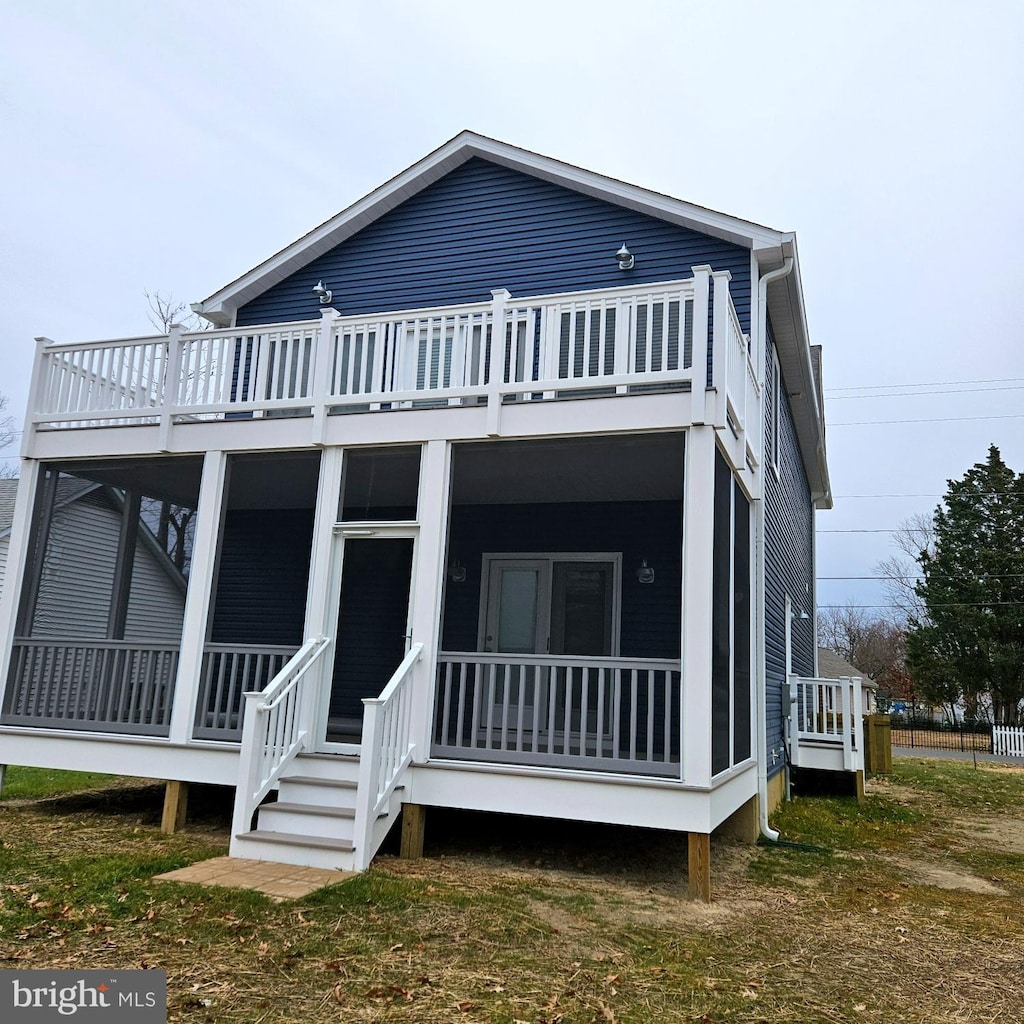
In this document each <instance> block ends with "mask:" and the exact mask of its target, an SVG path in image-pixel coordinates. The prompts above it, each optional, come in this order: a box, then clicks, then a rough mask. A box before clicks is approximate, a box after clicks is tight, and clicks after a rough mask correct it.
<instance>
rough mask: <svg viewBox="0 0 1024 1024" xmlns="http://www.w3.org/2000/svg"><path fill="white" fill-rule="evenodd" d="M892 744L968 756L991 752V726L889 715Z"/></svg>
mask: <svg viewBox="0 0 1024 1024" xmlns="http://www.w3.org/2000/svg"><path fill="white" fill-rule="evenodd" d="M891 722H892V745H893V746H894V747H912V748H914V749H921V750H952V751H960V752H961V753H965V754H969V753H971V752H972V751H973V752H976V753H979V754H990V753H991V752H992V726H991V725H988V724H987V723H984V722H959V723H957V724H956V725H950V723H949V722H935V721H932V720H931V719H921V718H914V717H912V716H910V715H892V716H891Z"/></svg>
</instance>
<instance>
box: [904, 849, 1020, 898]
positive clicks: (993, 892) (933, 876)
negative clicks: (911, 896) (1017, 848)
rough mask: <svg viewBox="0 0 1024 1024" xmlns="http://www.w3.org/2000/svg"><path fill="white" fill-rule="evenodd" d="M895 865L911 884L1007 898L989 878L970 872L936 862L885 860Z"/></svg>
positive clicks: (1003, 891)
mask: <svg viewBox="0 0 1024 1024" xmlns="http://www.w3.org/2000/svg"><path fill="white" fill-rule="evenodd" d="M885 859H886V860H888V861H889V862H890V863H892V864H895V865H896V866H897V867H898V868H899V869H900V871H901V872H902V873H903V876H904V880H905V881H907V882H910V883H911V884H914V883H917V884H918V885H934V886H935V887H936V888H939V889H963V890H965V891H966V892H980V893H984V894H985V895H987V896H1005V895H1007V893H1006V890H1005V889H1000V888H999V886H997V885H994V884H993V883H992V882H990V881H989V880H988V879H987V878H979V877H978V876H977V875H972V874H971V873H970V872H969V871H961V870H957V869H955V868H947V867H941V866H940V865H938V864H935V863H934V862H930V861H925V860H919V859H914V860H911V859H910V858H902V857H887V858H885Z"/></svg>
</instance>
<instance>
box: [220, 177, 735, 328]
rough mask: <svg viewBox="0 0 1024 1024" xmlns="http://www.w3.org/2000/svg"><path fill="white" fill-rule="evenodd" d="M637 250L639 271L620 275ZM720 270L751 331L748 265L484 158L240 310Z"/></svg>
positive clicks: (613, 283)
mask: <svg viewBox="0 0 1024 1024" xmlns="http://www.w3.org/2000/svg"><path fill="white" fill-rule="evenodd" d="M623 242H626V243H628V245H629V248H630V250H631V251H632V253H633V254H634V256H635V257H636V266H635V268H634V269H633V270H631V271H629V272H628V273H624V272H623V271H620V270H619V269H618V265H617V263H616V261H615V258H614V256H615V252H616V251H617V250H618V248H619V246H621V245H622V243H623ZM701 264H710V265H711V266H712V267H714V269H715V270H729V271H731V272H732V275H733V276H732V282H731V290H732V295H733V302H734V303H735V305H736V310H737V313H738V314H739V318H740V322H741V324H742V325H743V329H744V330H745V331H746V330H749V320H750V254H749V252H748V251H747V250H746V249H744V248H742V247H740V246H737V245H732V244H731V243H728V242H723V241H721V240H719V239H716V238H711V237H710V236H708V235H703V234H700V233H698V232H696V231H690V230H688V229H686V228H681V227H676V226H675V225H672V224H669V223H667V222H665V221H662V220H658V219H656V218H654V217H649V216H647V215H645V214H641V213H637V212H635V211H632V210H627V209H624V208H623V207H619V206H615V205H613V204H611V203H607V202H603V201H601V200H598V199H594V198H592V197H590V196H585V195H582V194H580V193H578V192H573V191H571V190H570V189H567V188H563V187H561V186H559V185H554V184H551V183H550V182H546V181H542V180H540V179H539V178H533V177H531V176H529V175H527V174H523V173H520V172H518V171H512V170H509V169H508V168H505V167H501V166H499V165H497V164H493V163H490V162H489V161H486V160H482V159H480V158H478V157H477V158H473V159H471V160H469V161H467V162H466V163H465V164H463V165H462V166H460V167H458V168H457V169H456V170H454V171H452V172H451V173H450V174H448V175H446V176H445V177H444V178H442V179H440V180H439V181H437V182H434V183H433V184H432V185H429V186H428V187H427V188H425V189H423V191H421V192H419V193H418V194H417V195H415V196H413V197H412V198H410V199H408V200H407V201H406V202H405V203H403V204H402V205H401V206H398V207H396V208H395V209H394V210H391V211H390V212H388V213H387V214H385V215H384V216H383V217H381V218H380V219H379V220H377V221H375V222H374V223H373V224H371V225H369V226H368V227H366V228H364V229H363V230H362V231H360V232H358V233H357V234H355V235H353V236H352V237H351V238H349V239H348V240H347V241H345V242H344V243H343V244H341V245H339V246H337V247H336V248H334V249H332V250H330V251H328V252H326V253H324V254H323V255H321V256H318V257H317V258H315V259H314V260H312V261H311V262H310V263H309V264H307V265H306V266H305V267H304V268H303V269H302V270H300V271H298V272H296V273H294V274H292V275H291V276H290V277H288V278H286V279H285V280H283V281H280V282H279V283H278V284H276V285H274V286H272V287H271V288H269V289H268V290H267V291H265V292H264V293H263V294H262V295H260V296H258V297H257V298H255V299H253V300H252V301H251V302H249V303H248V304H247V305H245V306H243V307H241V308H240V309H239V310H238V315H237V323H238V324H240V325H246V324H255V323H271V322H280V321H285V320H304V319H311V318H316V317H318V316H319V315H320V305H319V303H318V300H317V299H316V297H315V296H314V295H313V293H312V290H311V289H312V288H313V285H315V284H316V283H317V281H319V280H321V279H322V280H323V281H324V283H325V285H326V286H327V287H328V288H331V289H332V290H333V292H334V301H333V303H332V304H333V305H334V306H335V308H337V309H338V310H339V311H340V312H342V313H345V314H349V313H352V314H354V313H372V312H378V311H380V312H383V311H386V310H392V309H409V308H418V307H423V306H438V305H449V304H454V303H462V302H481V301H489V300H490V297H491V290H492V289H495V288H508V289H509V291H510V292H511V293H512V294H513V295H514V296H515V295H519V296H527V295H539V294H546V293H553V292H562V291H578V290H587V289H599V288H611V287H618V286H621V285H624V284H642V283H644V282H651V281H668V280H675V279H679V278H686V277H690V276H691V268H692V267H694V266H698V265H701Z"/></svg>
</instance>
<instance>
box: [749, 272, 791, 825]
mask: <svg viewBox="0 0 1024 1024" xmlns="http://www.w3.org/2000/svg"><path fill="white" fill-rule="evenodd" d="M792 270H793V257H792V256H787V257H786V258H785V261H784V262H783V264H782V266H781V267H779V269H778V270H772V271H769V272H768V273H767V274H764V275H763V276H762V277H760V278H759V279H758V282H757V338H758V342H759V349H760V351H759V352H758V375H759V376H760V375H762V374H763V372H764V365H765V358H766V356H767V353H768V285H769V284H771V283H772V281H777V280H779V278H782V277H785V276H786V275H787V274H789V273H790V272H791V271H792ZM768 384H769V382H768V381H765V388H767V387H768ZM762 394H763V398H764V401H765V402H766V401H767V397H766V395H764V393H762ZM761 415H762V417H763V416H764V406H763V405H762V409H761ZM761 433H762V443H761V474H762V482H761V500H760V501H759V502H758V505H759V509H758V515H757V519H756V524H757V535H756V537H755V545H756V550H757V560H758V574H757V577H758V583H757V648H756V649H757V651H758V652H759V653H758V658H757V680H756V683H755V686H754V704H755V707H756V709H757V714H756V718H757V805H758V817H759V822H758V823H759V825H760V828H761V835H763V836H764V837H765V839H768V840H770V841H771V842H773V843H775V842H778V840H779V833H778V831H777V830H776V829H773V828H772V827H771V825H769V824H768V709H767V707H766V703H767V702H766V699H765V686H766V680H765V656H764V651H765V627H764V602H765V596H764V562H765V557H764V479H763V477H764V474H765V473H766V472H770V470H769V469H768V468H767V467H768V464H769V460H768V458H767V452H768V445H769V444H770V443H771V438H770V437H769V436H768V431H767V430H762V431H761ZM786 685H788V680H787V681H786Z"/></svg>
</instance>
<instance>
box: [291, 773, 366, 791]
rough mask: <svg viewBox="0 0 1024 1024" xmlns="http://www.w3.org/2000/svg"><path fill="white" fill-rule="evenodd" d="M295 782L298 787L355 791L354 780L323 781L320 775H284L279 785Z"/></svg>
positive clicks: (355, 783) (355, 784)
mask: <svg viewBox="0 0 1024 1024" xmlns="http://www.w3.org/2000/svg"><path fill="white" fill-rule="evenodd" d="M286 782H293V783H295V784H296V785H298V786H321V787H323V788H324V789H355V788H356V787H357V785H358V783H357V782H355V781H354V780H352V779H322V778H320V776H319V775H282V776H281V778H280V779H278V783H279V784H281V783H286Z"/></svg>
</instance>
